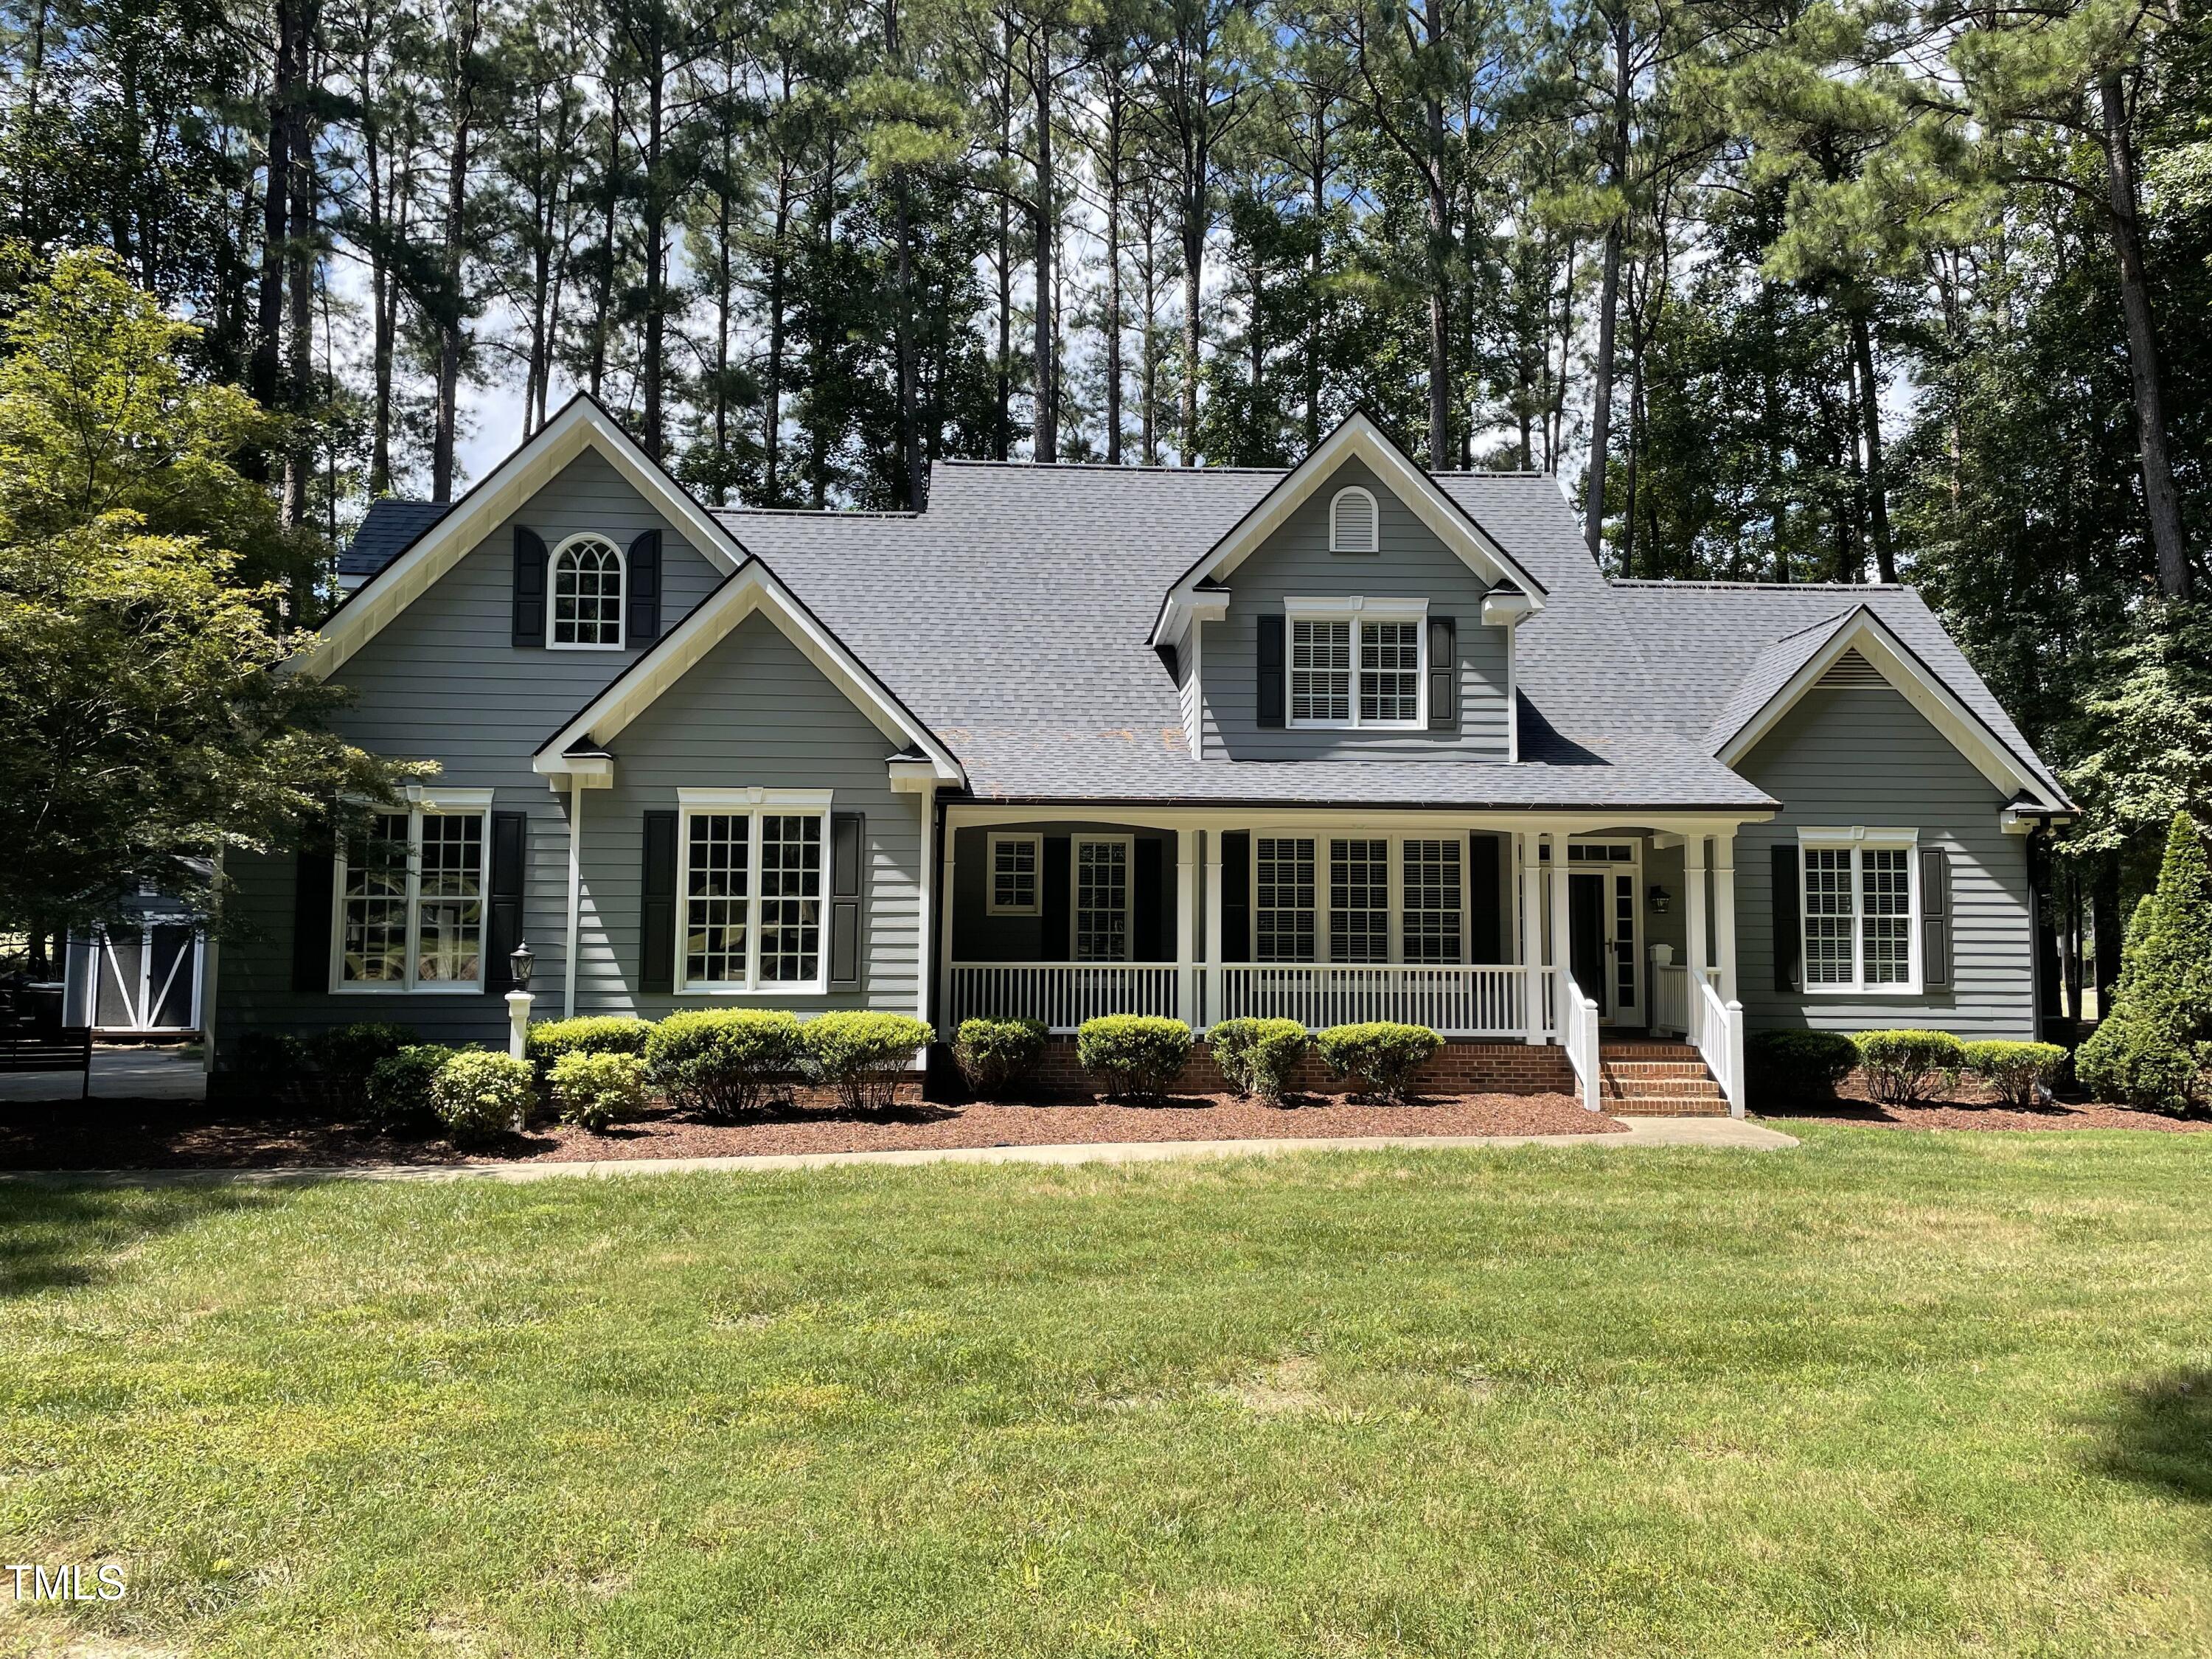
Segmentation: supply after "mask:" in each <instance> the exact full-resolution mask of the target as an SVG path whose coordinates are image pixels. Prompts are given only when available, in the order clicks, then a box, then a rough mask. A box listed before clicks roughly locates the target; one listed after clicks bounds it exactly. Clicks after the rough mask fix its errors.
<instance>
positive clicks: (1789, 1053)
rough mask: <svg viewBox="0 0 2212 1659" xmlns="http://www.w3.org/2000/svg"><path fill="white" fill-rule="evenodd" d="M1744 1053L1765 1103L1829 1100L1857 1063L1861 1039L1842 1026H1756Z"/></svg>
mask: <svg viewBox="0 0 2212 1659" xmlns="http://www.w3.org/2000/svg"><path fill="white" fill-rule="evenodd" d="M1743 1054H1744V1067H1745V1070H1746V1071H1747V1072H1748V1073H1750V1083H1751V1094H1752V1097H1753V1099H1754V1100H1757V1101H1759V1102H1761V1103H1777V1104H1786V1103H1789V1102H1790V1101H1793V1100H1821V1099H1826V1098H1828V1097H1832V1095H1834V1093H1835V1092H1836V1085H1838V1083H1841V1082H1842V1081H1843V1080H1844V1079H1845V1078H1847V1077H1849V1076H1850V1074H1851V1070H1852V1068H1853V1067H1854V1066H1857V1064H1858V1063H1859V1046H1858V1044H1857V1043H1856V1042H1852V1041H1851V1039H1850V1038H1849V1037H1848V1036H1844V1034H1843V1033H1842V1032H1841V1031H1753V1033H1752V1034H1751V1036H1749V1037H1748V1038H1747V1040H1746V1041H1745V1042H1744V1045H1743Z"/></svg>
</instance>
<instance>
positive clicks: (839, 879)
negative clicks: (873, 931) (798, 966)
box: [829, 812, 868, 985]
mask: <svg viewBox="0 0 2212 1659" xmlns="http://www.w3.org/2000/svg"><path fill="white" fill-rule="evenodd" d="M867 826H868V819H867V815H866V813H865V812H832V813H831V814H830V815H829V982H830V983H831V984H832V985H858V984H859V983H860V902H861V900H860V886H861V883H862V882H863V881H864V880H865V879H866V867H867V860H866V859H865V858H864V857H862V856H861V854H862V852H863V851H864V849H865V848H866V845H867Z"/></svg>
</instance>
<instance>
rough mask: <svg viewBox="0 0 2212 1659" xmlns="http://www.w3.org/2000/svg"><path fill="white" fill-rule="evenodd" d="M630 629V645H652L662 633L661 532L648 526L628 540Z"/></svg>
mask: <svg viewBox="0 0 2212 1659" xmlns="http://www.w3.org/2000/svg"><path fill="white" fill-rule="evenodd" d="M628 637H629V643H630V644H631V645H650V644H652V643H653V641H655V640H657V639H659V637H660V532H659V531H658V530H648V531H647V532H645V533H644V534H643V535H642V536H640V537H639V538H637V539H636V540H635V541H634V542H632V543H631V544H629V636H628Z"/></svg>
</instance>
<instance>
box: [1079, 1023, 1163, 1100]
mask: <svg viewBox="0 0 2212 1659" xmlns="http://www.w3.org/2000/svg"><path fill="white" fill-rule="evenodd" d="M1190 1048H1191V1034H1190V1027H1189V1026H1188V1025H1186V1024H1183V1023H1182V1021H1181V1020H1179V1019H1164V1018H1160V1017H1158V1016H1157V1015H1152V1014H1104V1015H1101V1016H1100V1017H1099V1018H1097V1019H1086V1020H1085V1021H1084V1022H1083V1024H1082V1025H1081V1026H1080V1027H1079V1028H1078V1029H1077V1030H1076V1033H1075V1059H1076V1062H1077V1063H1078V1064H1079V1065H1080V1066H1082V1067H1083V1069H1084V1070H1085V1071H1086V1072H1088V1073H1091V1075H1092V1076H1093V1077H1095V1078H1097V1079H1099V1080H1100V1081H1101V1082H1103V1084H1104V1085H1105V1087H1106V1092H1107V1093H1108V1094H1109V1095H1113V1096H1118V1097H1122V1098H1125V1099H1129V1100H1142V1101H1153V1100H1158V1099H1160V1098H1162V1097H1164V1095H1165V1094H1166V1093H1167V1089H1168V1085H1170V1084H1171V1083H1173V1082H1174V1081H1175V1079H1176V1073H1179V1072H1181V1071H1182V1068H1183V1065H1184V1062H1185V1061H1187V1060H1189V1059H1190Z"/></svg>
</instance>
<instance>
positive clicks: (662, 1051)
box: [645, 1008, 803, 1117]
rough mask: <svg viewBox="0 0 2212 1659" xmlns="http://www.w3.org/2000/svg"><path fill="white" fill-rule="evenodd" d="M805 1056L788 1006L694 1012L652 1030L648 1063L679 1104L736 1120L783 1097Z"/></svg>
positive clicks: (796, 1022)
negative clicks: (784, 1008)
mask: <svg viewBox="0 0 2212 1659" xmlns="http://www.w3.org/2000/svg"><path fill="white" fill-rule="evenodd" d="M802 1052H803V1050H802V1048H801V1044H800V1041H799V1020H798V1018H797V1016H795V1015H793V1014H791V1013H788V1012H785V1011H783V1010H782V1009H774V1008H687V1009H685V1010H684V1012H681V1013H674V1014H671V1015H669V1016H668V1018H665V1019H664V1020H661V1021H659V1023H658V1024H655V1025H654V1026H653V1034H652V1035H651V1036H648V1037H647V1038H646V1040H645V1066H646V1071H647V1074H648V1075H649V1076H650V1077H651V1078H652V1079H653V1082H654V1083H655V1084H657V1085H659V1087H660V1088H661V1090H662V1091H665V1093H666V1094H667V1096H668V1098H669V1099H670V1101H671V1102H672V1103H675V1104H677V1105H679V1106H683V1107H684V1108H686V1109H690V1110H692V1111H696V1112H703V1113H705V1114H706V1115H708V1116H709V1117H730V1116H733V1115H736V1114H738V1113H739V1112H749V1111H751V1110H753V1109H755V1108H756V1107H757V1106H760V1105H762V1104H763V1103H765V1102H767V1101H769V1100H771V1099H775V1098H777V1097H780V1095H781V1090H782V1085H783V1084H784V1082H785V1081H786V1080H787V1079H789V1078H790V1077H791V1075H792V1074H793V1073H794V1072H796V1071H797V1070H798V1069H799V1059H800V1055H801V1054H802Z"/></svg>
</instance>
